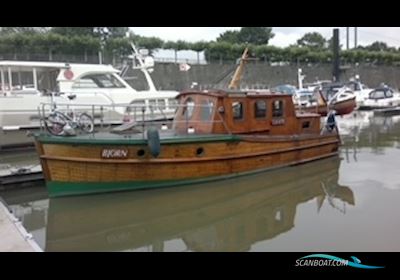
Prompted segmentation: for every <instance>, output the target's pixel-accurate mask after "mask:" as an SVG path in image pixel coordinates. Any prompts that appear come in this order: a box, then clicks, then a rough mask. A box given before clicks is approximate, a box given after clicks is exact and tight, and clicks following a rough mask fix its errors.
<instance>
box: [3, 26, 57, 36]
mask: <svg viewBox="0 0 400 280" xmlns="http://www.w3.org/2000/svg"><path fill="white" fill-rule="evenodd" d="M49 29H50V28H49V27H0V35H7V34H15V33H24V34H36V33H46V32H48V31H49Z"/></svg>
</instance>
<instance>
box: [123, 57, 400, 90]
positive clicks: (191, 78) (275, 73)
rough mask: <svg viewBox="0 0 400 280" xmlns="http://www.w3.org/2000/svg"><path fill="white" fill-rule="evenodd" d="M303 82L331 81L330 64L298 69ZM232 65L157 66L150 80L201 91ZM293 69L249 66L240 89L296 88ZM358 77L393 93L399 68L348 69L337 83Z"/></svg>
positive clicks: (141, 85) (226, 77) (140, 84)
mask: <svg viewBox="0 0 400 280" xmlns="http://www.w3.org/2000/svg"><path fill="white" fill-rule="evenodd" d="M299 67H300V68H302V70H303V74H305V75H306V78H305V80H304V82H314V81H315V80H317V79H319V80H331V79H332V74H331V73H332V66H331V65H330V64H319V65H300V66H299ZM235 68H236V65H234V64H208V65H191V68H190V70H189V71H186V72H184V71H179V64H174V63H158V64H156V66H155V69H154V72H153V73H152V77H153V80H154V82H155V84H156V87H157V88H158V89H163V90H183V89H186V88H189V87H190V85H191V84H192V83H193V82H196V83H198V85H200V86H201V88H210V87H215V86H217V87H223V86H227V84H228V83H229V81H230V79H231V77H232V75H233V73H234V70H235ZM297 69H298V67H297V66H294V65H292V66H289V65H285V66H270V65H269V64H266V63H262V62H259V63H249V64H248V65H246V67H245V70H244V73H243V78H242V86H243V87H251V88H267V87H273V86H276V85H279V84H294V85H297ZM356 74H358V75H360V77H361V80H362V82H363V83H365V84H367V85H368V86H370V87H377V86H378V85H379V84H380V83H382V82H384V83H386V84H388V85H390V86H392V87H394V88H396V89H399V88H400V67H396V66H373V65H363V66H350V67H348V68H347V69H345V70H343V73H342V77H341V80H345V81H347V80H348V79H349V78H351V77H354V75H356ZM127 76H130V77H133V79H130V80H129V81H128V82H129V83H130V84H132V85H133V86H134V87H135V88H138V89H141V90H143V89H145V88H146V86H145V79H144V76H143V74H142V73H141V72H140V71H138V70H129V71H128V72H127Z"/></svg>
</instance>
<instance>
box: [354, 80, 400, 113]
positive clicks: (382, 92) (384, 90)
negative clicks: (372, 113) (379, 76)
mask: <svg viewBox="0 0 400 280" xmlns="http://www.w3.org/2000/svg"><path fill="white" fill-rule="evenodd" d="M397 106H400V93H399V92H395V91H394V90H393V89H391V88H389V87H387V86H383V87H379V88H376V89H374V90H373V91H371V92H370V93H369V95H368V99H366V100H364V101H363V102H362V103H361V104H360V105H359V110H373V109H385V108H395V107H397Z"/></svg>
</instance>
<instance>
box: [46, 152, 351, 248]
mask: <svg viewBox="0 0 400 280" xmlns="http://www.w3.org/2000/svg"><path fill="white" fill-rule="evenodd" d="M339 165H340V159H339V158H338V157H333V158H330V159H326V160H322V161H318V162H314V163H309V164H305V165H302V166H298V167H290V168H285V169H280V170H275V171H271V172H265V173H259V174H256V175H251V176H246V177H241V178H235V179H232V180H227V181H223V182H222V181H218V182H212V183H208V184H199V185H196V186H190V185H189V186H185V187H181V188H173V189H168V190H166V189H158V190H153V191H151V192H147V191H142V192H136V193H133V192H132V193H127V194H125V193H124V194H121V193H114V194H107V195H100V196H96V197H93V196H80V197H66V198H57V199H50V202H49V210H48V219H47V231H46V251H57V252H59V251H116V250H127V249H134V248H140V247H144V246H152V245H153V250H162V248H163V244H165V242H167V241H168V240H171V239H174V238H177V239H182V240H184V242H185V244H186V245H187V247H188V248H189V249H190V250H194V251H235V252H237V251H247V250H249V249H250V247H251V245H252V244H254V243H255V242H258V241H262V240H268V239H271V238H273V237H275V236H277V235H279V234H281V233H284V232H287V231H289V230H290V229H292V228H293V226H294V222H295V219H294V218H295V217H296V211H297V209H298V205H299V204H301V203H304V202H307V201H310V200H312V199H316V198H318V200H320V201H324V199H323V198H325V196H326V191H327V190H329V193H331V194H333V195H334V197H336V198H339V199H340V200H341V201H343V202H344V203H347V204H349V205H354V194H353V192H352V191H351V189H350V188H348V187H346V186H341V185H339V184H338V179H339V175H338V170H339ZM322 186H324V187H325V188H326V189H325V191H324V188H323V187H322ZM329 193H328V194H329ZM171 201H173V202H174V203H171ZM326 202H327V201H326V199H325V203H326ZM149 205H150V207H149ZM151 205H157V207H151ZM316 211H317V209H316ZM277 212H280V214H281V215H282V216H281V220H280V222H277V219H276V216H277ZM99 217H101V218H99ZM243 228H246V229H247V230H246V231H245V234H244V235H243V231H242V230H240V229H243ZM260 228H261V229H262V230H260ZM205 229H206V230H205ZM209 229H212V231H213V232H215V233H217V234H213V235H209V234H208V233H209V231H208V230H209ZM211 241H212V242H211ZM157 244H158V245H159V246H157Z"/></svg>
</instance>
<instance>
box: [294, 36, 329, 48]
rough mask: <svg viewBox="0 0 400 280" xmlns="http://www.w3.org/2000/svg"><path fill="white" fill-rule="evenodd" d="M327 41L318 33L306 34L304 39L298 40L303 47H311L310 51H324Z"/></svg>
mask: <svg viewBox="0 0 400 280" xmlns="http://www.w3.org/2000/svg"><path fill="white" fill-rule="evenodd" d="M326 43H327V41H326V39H325V38H324V37H323V36H322V35H321V34H320V33H318V32H312V33H306V34H305V35H304V36H303V37H301V38H300V39H299V40H297V44H298V45H299V46H302V47H309V48H310V49H315V50H322V49H323V48H324V47H325V45H326Z"/></svg>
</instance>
